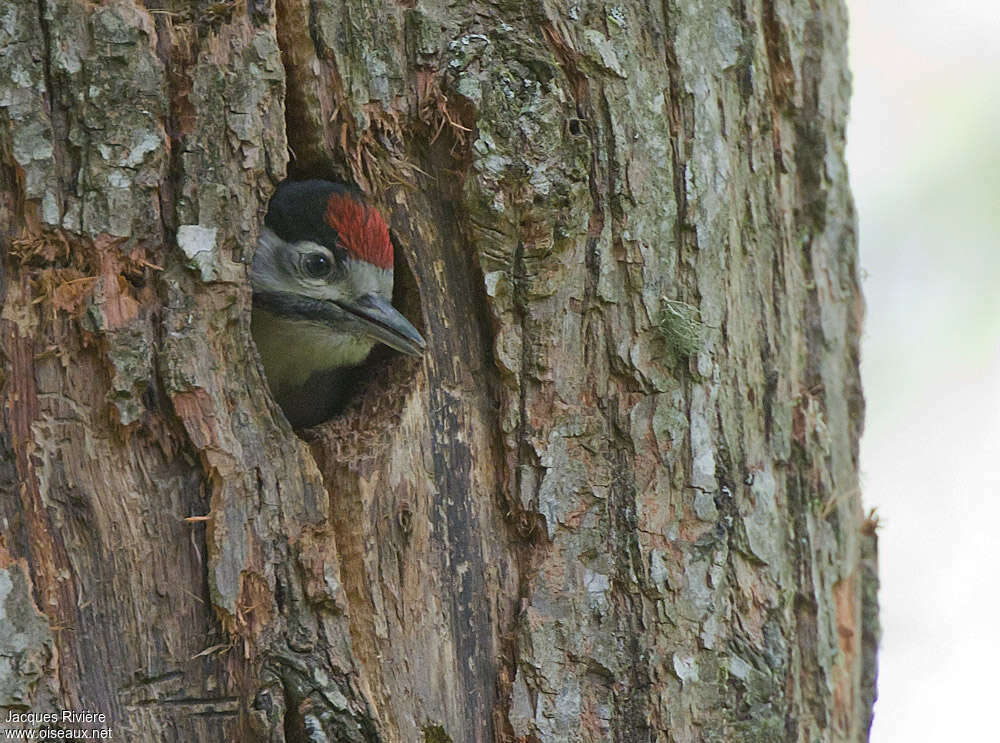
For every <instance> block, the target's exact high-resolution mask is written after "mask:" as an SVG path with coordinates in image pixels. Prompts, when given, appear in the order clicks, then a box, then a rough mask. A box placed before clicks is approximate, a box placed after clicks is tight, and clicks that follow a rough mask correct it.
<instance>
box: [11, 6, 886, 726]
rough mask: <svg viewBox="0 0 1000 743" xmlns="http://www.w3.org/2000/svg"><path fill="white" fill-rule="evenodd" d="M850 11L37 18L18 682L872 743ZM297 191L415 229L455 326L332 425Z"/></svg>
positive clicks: (16, 695)
mask: <svg viewBox="0 0 1000 743" xmlns="http://www.w3.org/2000/svg"><path fill="white" fill-rule="evenodd" d="M845 35H846V17H845V12H844V8H843V7H842V4H841V3H840V2H839V0H817V2H813V3H811V4H802V3H790V2H786V1H784V0H761V2H759V3H745V2H737V3H731V4H722V3H711V2H695V3H687V4H682V3H676V2H672V1H670V0H668V1H667V2H664V3H640V2H629V3H622V4H617V5H613V6H612V5H605V4H602V3H595V2H586V1H584V2H579V3H569V4H557V3H551V2H541V3H535V2H517V1H516V0H500V1H498V2H493V3H478V2H473V3H468V4H464V3H458V4H456V3H449V2H445V1H444V0H421V2H420V3H414V2H390V1H389V0H311V1H310V0H276V5H272V4H270V3H268V2H267V1H266V0H249V2H247V3H237V2H218V3H200V4H197V8H193V6H192V5H191V4H189V3H181V2H174V1H173V0H166V2H164V3H159V2H150V3H148V4H147V5H146V6H143V5H138V4H135V3H134V2H130V1H129V0H108V2H104V3H102V4H92V3H84V2H81V0H12V1H11V2H8V3H6V5H5V7H4V9H3V10H2V11H0V224H2V225H4V232H3V235H2V239H3V247H4V257H3V272H4V273H3V276H2V281H0V292H2V300H3V308H2V313H0V352H2V360H3V376H2V379H0V381H2V384H3V387H2V391H3V394H2V401H3V420H4V430H3V438H2V441H0V483H2V488H3V491H2V492H3V498H2V503H0V515H2V518H3V531H2V541H0V594H2V596H0V608H3V610H4V617H5V624H4V625H3V628H2V630H0V658H2V659H3V661H4V662H3V663H2V664H0V707H4V708H6V709H7V710H13V711H15V712H21V713H23V712H29V711H30V712H34V713H39V714H41V713H46V712H60V711H61V710H89V711H93V712H95V713H101V714H104V715H107V718H108V726H110V728H111V729H113V731H114V735H115V737H116V738H118V739H124V740H129V741H147V740H148V741H162V740H176V741H202V740H204V741H216V740H232V741H258V740H259V741H272V742H278V741H288V742H289V743H290V742H291V741H304V740H310V741H320V740H328V741H368V742H372V741H385V742H387V743H388V742H394V741H407V742H408V741H423V742H424V743H441V742H442V741H455V742H456V743H458V742H462V743H466V742H468V743H475V742H481V741H482V742H485V741H523V742H525V743H529V742H532V741H534V742H535V743H542V742H544V743H557V742H562V741H566V742H569V741H605V740H612V741H623V742H624V741H636V742H639V741H642V742H645V741H678V742H680V741H748V742H749V741H754V742H759V741H810V742H811V741H859V740H866V739H867V733H868V725H869V721H870V716H871V706H872V702H873V696H874V646H875V643H876V642H877V613H876V605H875V589H876V582H875V581H876V579H875V567H874V561H875V545H874V539H875V537H874V528H873V524H871V523H866V522H865V521H864V518H863V514H862V510H861V499H860V493H859V489H858V474H857V453H858V448H857V445H858V437H859V435H860V430H861V421H862V417H863V399H862V395H861V391H860V386H859V378H858V339H859V333H860V327H861V320H862V315H863V303H862V300H861V297H860V291H859V287H858V275H857V250H856V238H855V222H854V215H853V209H852V204H851V200H850V194H849V192H848V185H847V177H846V171H845V166H844V126H845V118H846V113H847V101H848V96H849V76H848V73H847V67H846V51H845ZM289 156H291V160H290V161H289ZM286 174H290V175H291V176H293V177H306V176H308V177H327V178H334V179H339V180H348V181H352V182H355V183H357V184H358V185H359V186H360V187H361V188H362V189H363V190H365V191H366V192H367V193H368V194H369V196H370V197H371V199H372V200H373V201H374V203H376V204H377V205H378V206H379V207H380V209H381V210H382V211H383V213H385V214H386V215H387V217H388V219H389V222H390V224H391V227H392V230H393V237H394V241H395V243H396V246H397V271H396V273H397V287H396V297H395V302H396V304H397V306H398V307H400V308H401V309H403V311H404V312H405V314H407V315H408V316H409V317H410V318H411V319H412V320H413V321H414V322H415V323H417V325H418V327H420V329H421V331H422V333H423V334H424V336H425V337H426V338H427V340H428V344H429V350H428V352H427V354H426V356H425V357H424V359H423V360H421V361H411V360H405V359H402V358H398V357H393V356H391V355H390V354H388V353H382V354H375V355H374V357H373V358H372V359H371V360H370V361H369V362H368V363H367V364H366V366H365V367H364V368H363V369H362V370H361V371H360V373H359V374H358V386H357V390H356V392H355V394H354V398H353V401H352V403H351V405H350V406H349V407H348V409H347V410H346V411H345V412H344V414H343V415H341V416H339V417H338V418H336V419H335V420H333V421H331V422H329V423H327V424H324V425H321V426H318V427H316V428H314V429H311V430H310V431H307V432H301V434H300V435H299V436H296V435H295V434H294V433H293V432H292V431H291V430H290V428H289V427H288V424H287V423H286V422H285V421H284V419H283V416H282V415H281V413H280V411H279V410H278V409H277V407H276V406H275V405H274V403H273V402H272V401H271V400H270V397H269V395H268V393H267V388H266V383H265V381H264V379H263V377H262V373H261V370H260V367H259V364H258V362H257V359H256V353H255V350H254V348H253V344H252V341H251V338H250V334H249V307H250V305H249V297H250V294H249V288H248V283H247V273H246V265H247V263H248V261H249V260H250V258H251V257H252V252H253V246H254V245H255V243H256V235H257V233H258V230H259V227H260V223H261V216H262V213H263V209H264V208H265V207H266V203H267V199H268V197H269V195H270V193H271V191H272V189H273V186H274V184H275V183H277V182H278V181H279V180H280V179H282V178H283V177H285V176H286ZM4 719H6V715H5V716H4ZM3 724H4V723H3V721H0V725H3Z"/></svg>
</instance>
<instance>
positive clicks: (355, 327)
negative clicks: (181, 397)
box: [250, 180, 426, 428]
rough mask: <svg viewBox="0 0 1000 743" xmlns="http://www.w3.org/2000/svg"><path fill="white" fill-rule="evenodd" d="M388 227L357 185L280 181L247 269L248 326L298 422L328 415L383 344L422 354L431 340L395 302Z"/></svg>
mask: <svg viewBox="0 0 1000 743" xmlns="http://www.w3.org/2000/svg"><path fill="white" fill-rule="evenodd" d="M392 261H393V253H392V241H391V240H390V239H389V228H388V226H387V225H386V223H385V220H384V219H383V218H382V215H381V214H379V213H378V211H376V210H375V209H374V208H372V207H371V206H370V205H368V204H367V203H365V202H364V200H363V199H362V197H361V194H360V193H359V192H358V191H357V190H356V189H354V188H352V187H350V186H346V185H344V184H341V183H332V182H330V181H322V180H310V181H298V182H292V181H284V182H282V183H281V184H280V185H279V186H278V189H277V190H276V191H275V192H274V196H272V197H271V202H270V203H269V204H268V209H267V216H266V217H265V219H264V230H263V232H262V233H261V236H260V240H259V242H258V244H257V254H256V255H255V257H254V261H253V267H252V269H251V271H250V279H251V284H252V285H253V313H252V317H251V330H252V332H253V338H254V342H255V343H256V344H257V350H258V352H259V353H260V359H261V362H262V363H263V365H264V373H265V374H266V375H267V381H268V385H269V386H270V388H271V393H272V394H273V395H274V398H275V400H276V401H277V403H278V405H280V406H281V409H282V410H283V411H284V413H285V417H286V418H288V421H289V423H291V424H292V426H293V427H294V428H304V427H307V426H312V425H316V424H317V423H321V422H322V421H324V420H327V419H328V418H330V417H331V416H332V415H333V413H334V412H335V411H336V410H337V409H338V407H339V406H340V405H341V404H342V400H343V397H344V395H345V393H346V390H345V389H344V386H345V381H346V373H348V372H349V371H350V369H351V368H352V367H356V366H357V365H358V364H360V363H361V362H362V361H364V360H365V358H367V356H368V353H369V352H370V351H371V350H372V347H373V346H375V344H377V343H384V344H385V345H387V346H389V347H391V348H394V349H396V350H397V351H400V352H402V353H404V354H408V355H411V356H419V355H420V354H421V353H422V352H423V350H424V348H425V347H426V344H425V342H424V339H423V337H421V335H420V333H419V332H417V329H416V328H414V327H413V325H411V324H410V322H409V321H408V320H407V319H406V318H405V317H403V316H402V315H401V314H400V313H399V311H398V310H396V308H395V307H393V306H392V304H391V300H392Z"/></svg>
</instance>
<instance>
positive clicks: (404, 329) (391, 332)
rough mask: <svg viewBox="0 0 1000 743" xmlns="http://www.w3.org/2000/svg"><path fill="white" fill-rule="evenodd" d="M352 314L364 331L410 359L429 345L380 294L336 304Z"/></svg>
mask: <svg viewBox="0 0 1000 743" xmlns="http://www.w3.org/2000/svg"><path fill="white" fill-rule="evenodd" d="M334 304H336V305H337V306H338V307H340V309H342V310H343V311H344V312H347V313H348V314H350V315H353V317H354V319H355V320H356V321H357V322H358V323H359V324H360V326H361V327H360V328H359V329H360V330H361V332H363V333H365V334H366V335H368V336H370V337H372V338H374V339H375V340H377V341H380V342H381V343H384V344H385V345H387V346H389V347H390V348H394V349H396V350H397V351H400V352H401V353H405V354H408V355H410V356H420V355H421V354H422V353H423V351H424V349H425V348H426V347H427V343H426V342H425V341H424V339H423V336H421V335H420V333H418V332H417V329H416V328H415V327H413V326H412V325H411V324H410V321H409V320H407V319H406V318H405V317H403V316H402V315H401V314H400V313H399V310H397V309H396V308H395V307H393V306H392V305H391V304H389V303H388V302H387V301H386V300H384V299H383V298H382V297H380V296H379V295H378V294H365V295H364V296H363V297H359V298H358V299H357V300H356V301H354V302H335V303H334Z"/></svg>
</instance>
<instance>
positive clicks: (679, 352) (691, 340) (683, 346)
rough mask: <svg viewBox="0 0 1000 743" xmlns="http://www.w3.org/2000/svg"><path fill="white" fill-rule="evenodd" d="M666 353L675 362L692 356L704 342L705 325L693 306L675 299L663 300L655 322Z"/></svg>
mask: <svg viewBox="0 0 1000 743" xmlns="http://www.w3.org/2000/svg"><path fill="white" fill-rule="evenodd" d="M656 327H657V330H659V331H660V335H661V336H662V337H663V342H664V344H665V346H666V349H667V353H668V354H669V355H670V357H671V358H672V359H674V360H675V361H682V360H684V359H687V358H688V357H690V356H694V355H695V354H696V353H698V351H700V350H701V348H702V344H703V343H704V340H705V324H704V323H703V322H702V321H701V313H700V312H699V311H698V308H697V307H695V306H694V305H690V304H688V303H687V302H681V301H679V300H676V299H668V298H666V297H664V298H663V309H662V310H661V311H660V317H659V320H658V322H657V325H656Z"/></svg>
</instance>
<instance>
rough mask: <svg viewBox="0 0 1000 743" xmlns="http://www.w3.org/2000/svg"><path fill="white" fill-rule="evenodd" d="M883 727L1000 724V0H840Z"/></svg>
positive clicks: (966, 732)
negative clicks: (875, 522)
mask: <svg viewBox="0 0 1000 743" xmlns="http://www.w3.org/2000/svg"><path fill="white" fill-rule="evenodd" d="M848 8H849V11H850V19H851V48H850V53H851V66H852V69H853V73H854V100H853V105H852V113H851V123H850V127H849V129H848V148H847V149H848V163H849V166H850V170H851V183H852V188H853V190H854V197H855V200H856V203H857V209H858V219H859V227H860V240H861V265H862V267H863V276H864V283H863V286H864V289H865V295H866V300H867V304H868V315H867V321H866V329H865V336H864V342H863V343H864V345H863V360H862V374H863V377H864V384H865V396H866V398H867V401H868V415H867V423H866V426H865V435H864V438H863V440H862V446H861V456H862V461H861V469H862V485H863V491H864V498H865V503H866V506H868V507H875V508H877V513H878V515H879V517H880V519H881V522H882V528H881V530H880V532H879V534H880V549H881V554H880V557H881V579H882V592H881V606H882V627H883V636H882V646H881V655H880V659H879V662H880V669H879V701H878V702H877V704H876V707H875V724H874V728H873V731H872V741H874V743H889V742H890V741H906V742H907V743H918V742H920V741H933V742H934V743H940V742H941V741H977V742H978V741H988V740H1000V724H998V722H997V718H998V714H997V713H998V710H1000V698H998V697H1000V695H998V692H1000V680H998V671H1000V632H998V629H1000V580H998V575H1000V536H998V531H1000V3H997V2H996V0H992V1H991V2H987V1H986V0H956V1H955V2H952V3H942V2H931V0H904V1H903V2H894V3H878V2H876V3H873V2H871V1H870V0H848Z"/></svg>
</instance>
